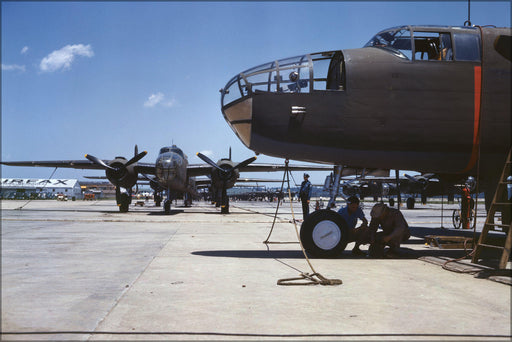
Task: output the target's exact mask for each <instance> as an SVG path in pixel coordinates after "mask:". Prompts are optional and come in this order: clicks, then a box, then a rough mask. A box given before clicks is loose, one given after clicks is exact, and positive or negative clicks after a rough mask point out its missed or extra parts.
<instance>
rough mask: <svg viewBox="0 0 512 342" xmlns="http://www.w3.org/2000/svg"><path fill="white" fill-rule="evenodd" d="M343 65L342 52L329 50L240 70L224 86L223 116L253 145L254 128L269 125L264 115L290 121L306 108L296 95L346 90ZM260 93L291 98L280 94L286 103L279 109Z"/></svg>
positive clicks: (222, 94) (222, 91)
mask: <svg viewBox="0 0 512 342" xmlns="http://www.w3.org/2000/svg"><path fill="white" fill-rule="evenodd" d="M342 65H343V54H342V53H341V51H328V52H320V53H315V54H307V55H302V56H297V57H291V58H286V59H282V60H277V61H273V62H270V63H266V64H262V65H260V66H257V67H254V68H251V69H249V70H246V71H244V72H241V73H240V74H238V75H236V76H235V77H233V78H232V79H231V80H229V82H228V83H227V84H226V86H225V87H224V88H222V89H221V108H222V113H223V115H224V119H225V120H226V121H227V122H228V124H229V125H230V127H231V128H232V129H233V131H234V132H235V133H236V135H237V136H238V137H239V138H240V140H242V142H243V143H244V144H245V145H246V146H247V147H249V148H253V147H254V146H253V145H254V137H255V136H254V134H255V130H256V131H258V130H259V129H262V127H265V126H266V125H268V124H269V122H266V121H268V120H267V119H264V118H263V115H265V116H266V117H267V118H268V116H269V115H276V116H279V118H276V119H278V120H286V121H287V122H288V119H289V117H292V118H296V117H297V116H300V115H302V114H304V111H305V108H304V107H303V106H301V105H300V104H296V103H294V102H296V98H297V94H313V93H314V92H315V91H318V90H323V91H326V90H343V88H344V85H343V79H344V77H342V69H343V67H342ZM258 95H268V96H281V95H284V96H285V97H286V96H288V99H291V100H284V98H283V97H279V99H282V100H284V101H281V103H283V102H284V103H286V105H285V106H278V107H279V108H277V107H275V106H273V104H272V103H270V102H273V101H270V102H268V101H267V100H268V97H267V96H260V97H259V98H258V97H257V96H258ZM264 97H265V99H263V98H264ZM275 100H277V98H276V99H274V101H275ZM299 102H300V101H299ZM263 112H265V113H263ZM262 121H265V122H262ZM282 133H283V134H285V133H286V132H282ZM253 149H254V148H253Z"/></svg>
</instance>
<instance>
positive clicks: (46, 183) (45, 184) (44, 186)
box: [14, 168, 57, 210]
mask: <svg viewBox="0 0 512 342" xmlns="http://www.w3.org/2000/svg"><path fill="white" fill-rule="evenodd" d="M55 171H57V168H55V170H53V172H52V174H51V175H50V177H48V179H47V181H46V182H45V183H44V185H43V187H42V188H41V190H42V189H44V188H46V186H47V185H48V182H49V181H50V179H52V177H53V175H54V174H55ZM32 200H33V198H32V199H29V200H28V201H27V202H26V203H25V204H23V205H22V206H21V207H18V208H15V209H14V210H21V209H23V208H24V207H25V206H26V205H27V204H29V203H30V202H32Z"/></svg>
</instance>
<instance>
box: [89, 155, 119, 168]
mask: <svg viewBox="0 0 512 342" xmlns="http://www.w3.org/2000/svg"><path fill="white" fill-rule="evenodd" d="M85 158H87V159H89V160H90V161H92V162H93V163H95V164H98V165H101V166H103V167H104V168H105V169H109V170H112V171H116V169H115V168H113V167H111V166H109V165H107V164H106V163H105V162H104V161H103V160H101V159H99V158H96V157H95V156H91V155H90V154H86V155H85Z"/></svg>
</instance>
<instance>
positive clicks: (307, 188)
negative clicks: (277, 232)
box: [299, 173, 312, 220]
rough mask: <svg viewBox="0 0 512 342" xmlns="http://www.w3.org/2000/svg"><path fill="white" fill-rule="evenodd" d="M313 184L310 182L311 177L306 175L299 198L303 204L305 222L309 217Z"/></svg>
mask: <svg viewBox="0 0 512 342" xmlns="http://www.w3.org/2000/svg"><path fill="white" fill-rule="evenodd" d="M311 190H312V187H311V183H310V182H309V175H308V174H307V173H305V174H304V181H303V182H302V184H301V185H300V191H299V198H300V201H301V202H302V217H303V219H304V220H305V219H306V217H307V216H308V215H309V200H310V198H311Z"/></svg>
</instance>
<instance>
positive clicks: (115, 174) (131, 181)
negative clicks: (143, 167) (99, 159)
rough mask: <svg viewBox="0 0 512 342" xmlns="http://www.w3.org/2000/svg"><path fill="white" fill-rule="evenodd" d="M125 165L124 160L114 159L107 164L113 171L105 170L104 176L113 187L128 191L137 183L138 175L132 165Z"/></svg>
mask: <svg viewBox="0 0 512 342" xmlns="http://www.w3.org/2000/svg"><path fill="white" fill-rule="evenodd" d="M127 163H128V160H127V159H126V158H124V157H116V158H115V159H114V160H112V161H110V162H109V164H108V166H110V167H111V168H113V169H106V170H105V174H106V176H107V179H108V180H109V181H110V182H111V183H112V184H114V185H115V186H118V187H123V188H127V189H130V188H132V187H133V186H134V185H135V184H136V183H137V179H138V173H137V172H136V171H135V165H134V164H130V165H127Z"/></svg>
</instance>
